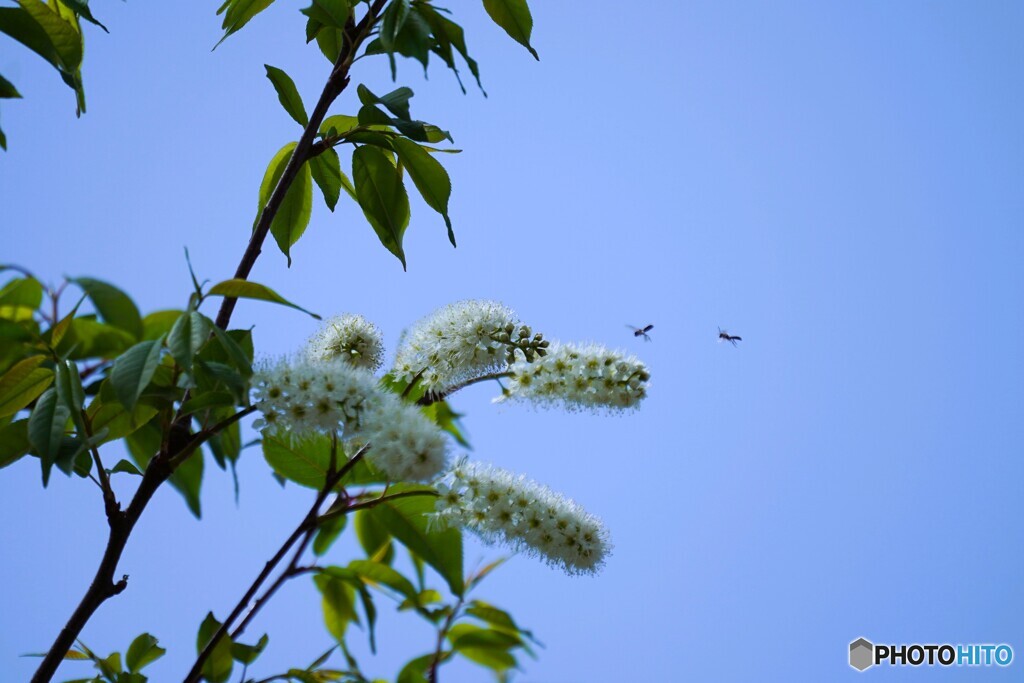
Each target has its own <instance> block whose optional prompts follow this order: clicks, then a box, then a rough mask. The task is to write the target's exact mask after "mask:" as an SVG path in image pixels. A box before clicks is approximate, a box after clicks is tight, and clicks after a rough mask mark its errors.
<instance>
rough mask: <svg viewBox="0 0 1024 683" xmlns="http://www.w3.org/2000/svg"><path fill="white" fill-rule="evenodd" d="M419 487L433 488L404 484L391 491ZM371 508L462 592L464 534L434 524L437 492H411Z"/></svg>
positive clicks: (410, 546)
mask: <svg viewBox="0 0 1024 683" xmlns="http://www.w3.org/2000/svg"><path fill="white" fill-rule="evenodd" d="M415 490H421V491H431V490H432V489H430V488H429V487H422V486H405V485H402V486H392V487H391V488H390V489H389V490H388V492H389V493H397V492H399V491H415ZM367 512H368V513H369V516H370V517H372V518H374V519H375V520H376V521H377V522H379V523H380V524H381V525H382V526H383V527H384V528H385V529H387V530H388V533H390V534H391V535H392V536H394V537H395V538H397V539H398V540H399V541H401V542H402V544H403V545H405V547H406V548H408V549H409V550H410V551H412V552H413V553H415V554H416V555H418V556H419V557H420V558H421V559H422V560H423V561H424V562H426V563H427V564H429V565H430V566H431V567H433V568H434V569H436V570H437V571H438V573H439V574H441V576H442V577H444V579H445V581H446V582H447V583H448V586H449V588H451V591H452V593H454V594H455V595H459V596H461V595H462V593H463V590H464V586H463V581H462V534H461V533H460V532H459V531H458V530H456V529H444V530H437V529H433V528H430V525H429V524H428V520H429V519H430V518H429V517H428V515H429V514H431V513H433V512H434V497H433V496H429V495H423V496H410V497H407V498H399V499H397V500H389V501H387V502H384V503H380V504H379V505H376V506H374V507H372V508H370V509H369V510H368V511H367Z"/></svg>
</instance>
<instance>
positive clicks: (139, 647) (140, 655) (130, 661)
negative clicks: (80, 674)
mask: <svg viewBox="0 0 1024 683" xmlns="http://www.w3.org/2000/svg"><path fill="white" fill-rule="evenodd" d="M122 462H124V461H122ZM166 652H167V650H165V649H164V648H162V647H160V646H159V645H157V640H156V638H154V637H153V636H151V635H149V634H148V633H143V634H142V635H140V636H139V637H138V638H136V639H135V640H133V641H132V644H131V645H129V646H128V652H127V653H125V658H124V662H125V666H127V667H128V671H130V672H131V673H138V672H139V671H141V670H142V668H143V667H144V666H146V665H147V664H151V663H153V662H155V661H156V660H158V659H160V658H161V657H163V656H164V654H165V653H166Z"/></svg>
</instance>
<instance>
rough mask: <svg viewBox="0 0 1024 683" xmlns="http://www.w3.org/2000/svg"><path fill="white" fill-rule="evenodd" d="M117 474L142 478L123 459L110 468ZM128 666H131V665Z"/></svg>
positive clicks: (129, 655) (129, 654)
mask: <svg viewBox="0 0 1024 683" xmlns="http://www.w3.org/2000/svg"><path fill="white" fill-rule="evenodd" d="M115 472H124V473H125V474H134V475H137V476H140V477H141V476H142V472H140V471H139V468H138V467H136V466H135V465H133V464H132V463H130V462H128V461H127V460H125V459H124V458H122V459H121V460H118V461H117V464H116V465H114V466H113V467H112V468H110V473H111V474H114V473H115ZM131 656H132V651H131V648H129V649H128V657H129V661H130V658H131ZM128 666H131V664H129V665H128Z"/></svg>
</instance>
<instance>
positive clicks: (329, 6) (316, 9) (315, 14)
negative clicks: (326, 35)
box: [299, 0, 353, 43]
mask: <svg viewBox="0 0 1024 683" xmlns="http://www.w3.org/2000/svg"><path fill="white" fill-rule="evenodd" d="M352 5H353V3H352V2H350V1H349V0H313V4H312V5H310V6H309V7H307V8H305V9H302V10H299V11H300V12H302V13H303V14H305V15H306V16H307V17H309V18H310V19H312V20H313V21H315V22H316V23H318V24H320V25H322V26H332V27H334V28H345V22H346V21H347V20H348V18H349V16H351V14H352ZM309 40H311V37H310V36H308V35H307V39H306V42H307V43H308V42H309Z"/></svg>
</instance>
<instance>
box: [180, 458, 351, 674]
mask: <svg viewBox="0 0 1024 683" xmlns="http://www.w3.org/2000/svg"><path fill="white" fill-rule="evenodd" d="M368 449H369V446H363V447H362V448H361V449H359V451H358V452H357V453H356V454H355V455H353V456H352V457H351V458H349V460H348V462H346V463H345V464H344V465H343V466H342V467H341V468H340V469H339V470H338V471H337V472H336V473H334V474H333V475H330V476H328V477H327V478H326V480H325V481H324V486H323V488H321V489H320V491H319V492H318V493H317V496H316V500H315V501H314V502H313V505H312V507H310V508H309V512H307V513H306V516H305V517H303V519H302V522H300V523H299V525H298V526H297V527H295V530H294V531H292V533H291V535H289V536H288V538H287V539H286V540H285V542H284V544H283V545H282V546H281V547H280V548H278V550H277V552H276V553H274V556H273V557H271V558H270V559H269V560H267V563H266V564H265V565H264V567H263V570H262V571H261V572H260V573H259V575H258V576H257V577H256V579H255V580H254V581H253V582H252V584H250V586H249V588H248V589H247V590H246V591H245V594H244V595H243V596H242V598H241V599H240V600H239V601H238V602H237V603H236V604H235V607H234V608H233V609H232V610H231V613H230V614H229V615H228V617H227V618H226V619H225V620H224V622H223V623H221V625H220V628H218V629H217V632H216V633H214V634H213V636H212V637H211V638H210V641H209V642H208V643H207V644H206V646H205V647H204V648H203V650H202V652H200V653H199V656H198V657H196V661H195V662H194V663H193V664H192V669H191V670H190V671H189V672H188V675H187V676H185V679H184V683H198V681H199V679H200V677H201V675H202V671H203V665H204V664H205V663H206V660H207V659H209V657H210V654H211V653H212V652H213V650H214V648H215V647H217V643H219V642H220V641H221V639H222V638H224V636H225V635H226V634H227V633H228V631H230V630H231V627H232V625H233V624H234V623H235V621H236V620H237V619H238V617H239V616H241V614H242V612H244V611H245V608H246V607H248V606H249V603H250V602H252V599H253V598H254V597H255V596H256V593H257V592H259V589H260V587H262V586H263V584H264V582H266V580H267V579H268V578H269V577H270V575H271V574H272V573H273V572H274V569H275V568H276V567H277V565H278V564H280V562H281V560H283V559H284V556H285V555H287V554H288V551H289V550H291V548H292V546H294V545H295V544H296V543H299V547H298V549H297V550H296V552H295V554H294V555H293V556H292V559H291V562H289V564H288V567H287V568H286V569H285V570H284V571H283V572H282V573H281V575H280V576H278V577H277V579H276V580H275V581H274V583H273V584H271V586H270V588H268V589H267V591H266V592H265V593H264V594H263V595H262V596H260V598H259V599H258V600H257V601H256V602H255V603H254V604H253V606H252V609H251V610H249V613H248V614H246V615H245V618H244V619H243V620H242V623H241V624H239V626H238V628H236V629H235V631H234V632H233V633H232V636H231V637H232V638H236V637H237V636H239V635H240V634H241V633H242V631H243V630H244V629H245V627H246V626H247V625H248V624H249V622H250V621H252V619H253V617H255V616H256V613H257V612H259V610H260V609H261V608H262V607H263V605H264V604H266V602H267V600H269V599H270V598H271V597H272V596H273V595H274V593H275V592H277V589H278V588H280V587H281V584H283V583H284V582H285V581H287V580H288V579H289V578H291V577H292V576H295V575H297V573H295V569H296V567H297V566H298V563H299V560H300V559H301V557H302V554H303V553H305V551H306V548H307V547H308V546H309V542H310V541H311V540H312V539H313V533H314V532H315V531H316V529H317V523H318V521H319V517H318V515H319V512H320V508H321V507H323V504H324V501H325V500H327V496H329V495H330V493H331V491H333V490H334V487H335V486H336V485H337V484H338V482H340V481H341V480H342V479H343V478H344V477H345V475H346V474H348V472H349V471H351V469H352V467H354V466H355V463H357V462H358V461H359V460H360V459H361V458H362V457H363V455H364V454H365V453H366V451H367V450H368Z"/></svg>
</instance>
